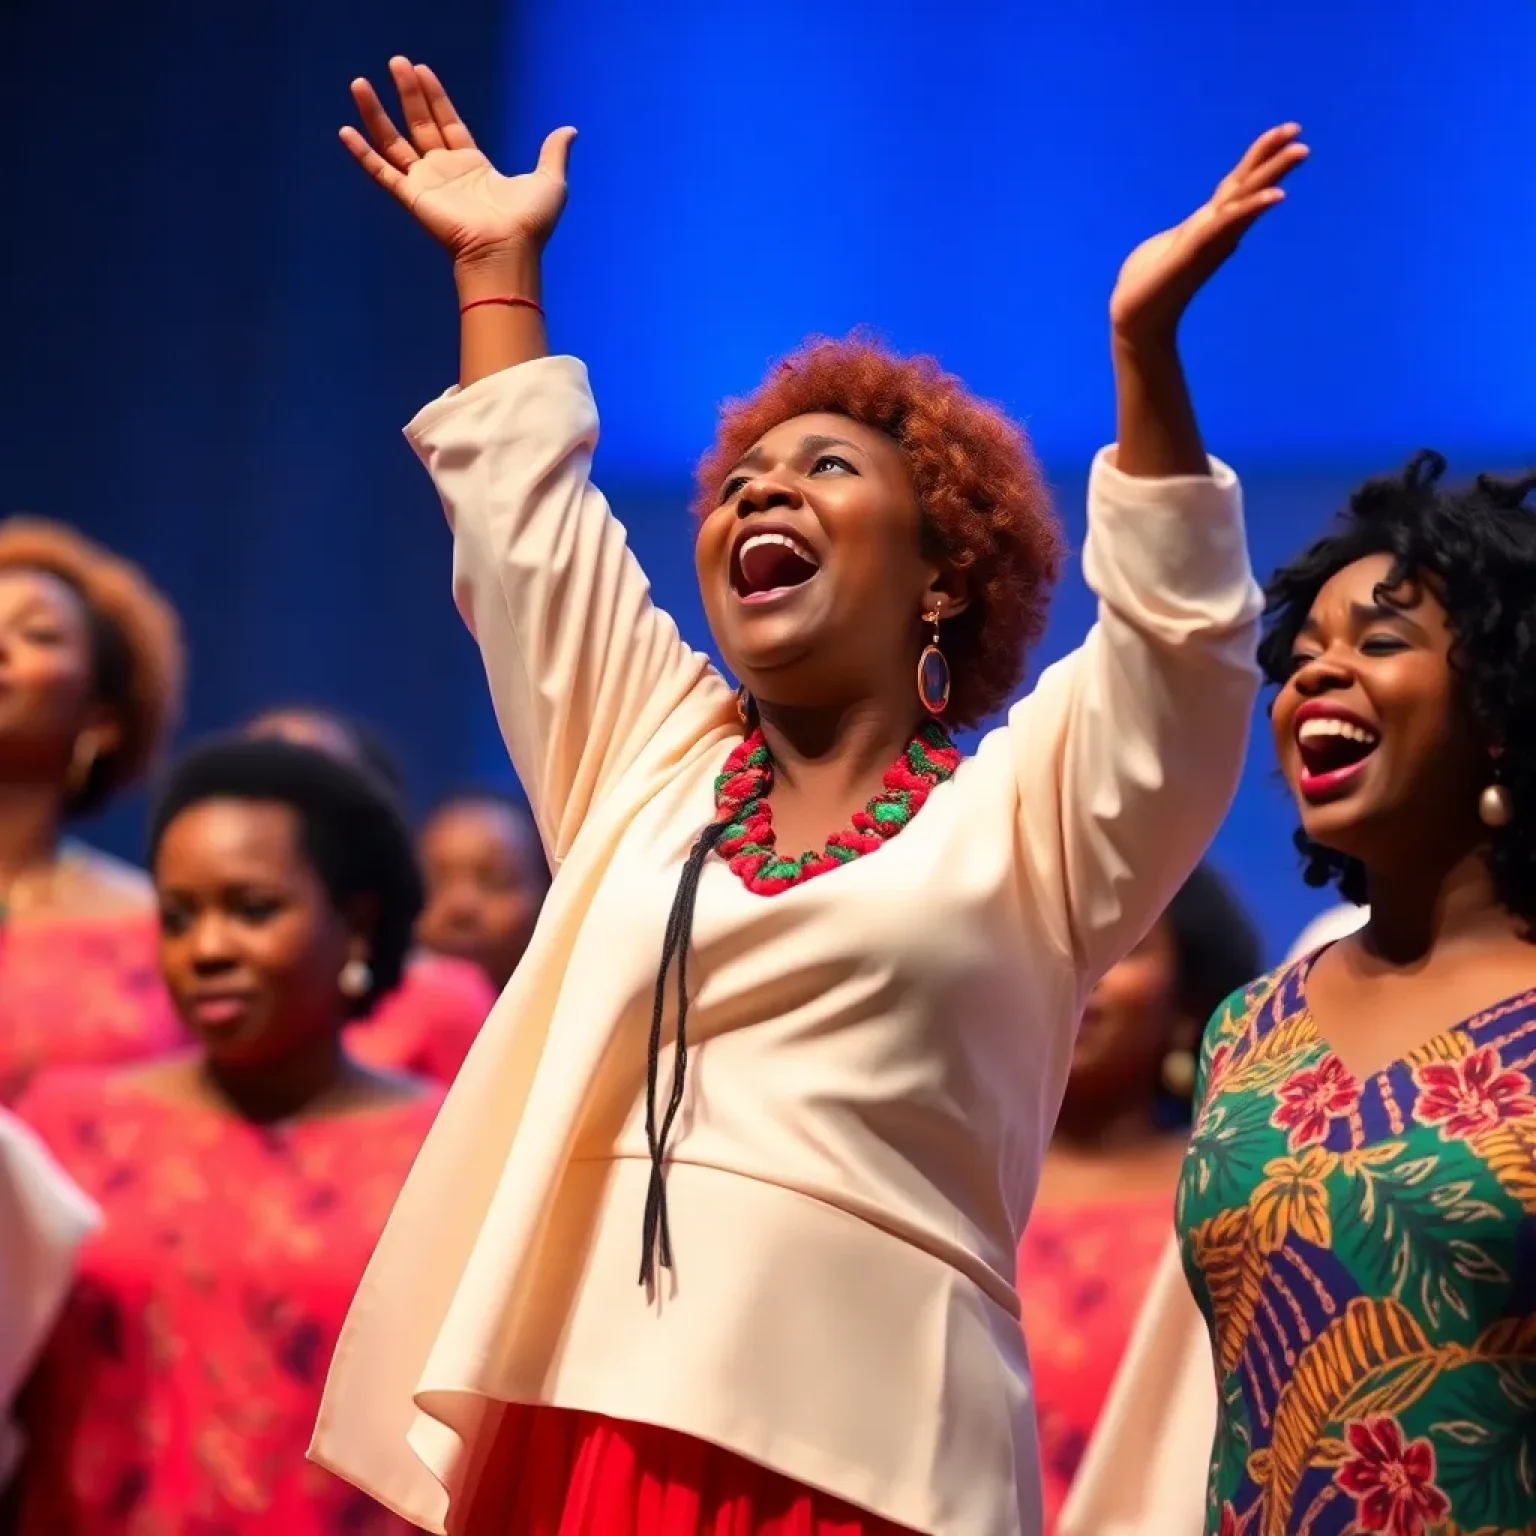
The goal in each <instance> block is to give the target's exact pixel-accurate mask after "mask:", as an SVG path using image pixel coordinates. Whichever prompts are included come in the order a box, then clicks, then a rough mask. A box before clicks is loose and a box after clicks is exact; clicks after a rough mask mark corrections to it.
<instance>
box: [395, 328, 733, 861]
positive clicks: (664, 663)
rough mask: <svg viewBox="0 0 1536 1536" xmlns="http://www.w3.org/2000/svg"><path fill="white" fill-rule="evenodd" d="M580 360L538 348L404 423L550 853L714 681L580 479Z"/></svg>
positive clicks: (584, 476) (592, 440)
mask: <svg viewBox="0 0 1536 1536" xmlns="http://www.w3.org/2000/svg"><path fill="white" fill-rule="evenodd" d="M597 434H598V421H597V408H596V406H595V404H594V403H593V400H592V394H591V390H590V389H589V387H588V383H587V370H586V367H585V366H584V365H583V364H582V363H581V362H579V361H578V360H577V359H576V358H572V357H549V358H540V359H538V360H537V361H534V362H529V363H523V364H521V365H520V366H518V367H516V368H509V369H506V370H505V371H503V372H500V373H496V374H493V375H491V376H490V377H489V378H486V379H482V380H480V381H479V382H478V383H476V384H474V385H472V386H471V387H470V388H468V389H466V390H463V391H461V392H460V391H455V392H453V393H450V394H449V395H447V396H445V397H443V398H442V399H440V400H437V401H435V402H434V403H433V404H431V405H429V406H428V407H427V408H426V409H425V410H423V411H422V412H421V413H420V414H419V415H418V416H417V417H416V419H415V420H414V421H413V422H412V423H411V424H410V425H409V426H408V427H407V428H406V436H407V438H408V439H409V441H410V443H411V445H412V446H413V447H414V448H415V450H416V452H417V454H418V455H419V456H420V458H421V460H422V462H423V463H424V464H425V465H426V467H427V470H428V472H429V473H430V474H431V476H432V479H433V482H434V483H435V485H436V487H437V491H438V494H439V496H440V497H441V499H442V503H443V509H444V511H445V512H446V514H447V517H448V523H449V526H450V527H451V528H452V530H453V540H454V547H453V590H454V600H455V602H456V603H457V605H458V609H459V612H460V614H461V615H462V616H463V618H464V622H465V623H466V624H467V625H468V626H469V629H470V632H471V634H473V636H474V637H475V641H476V643H477V644H478V645H479V647H480V654H481V656H482V658H483V660H484V663H485V670H486V676H487V678H488V679H489V682H490V689H491V699H492V702H493V704H494V706H495V710H496V718H497V720H498V722H499V723H500V726H501V732H502V736H503V737H504V739H505V741H506V743H507V748H508V751H509V752H510V753H511V757H512V762H513V766H514V767H515V768H516V770H517V775H518V778H519V779H520V780H521V782H522V785H523V789H524V792H525V793H526V794H527V796H528V799H529V803H530V805H531V806H532V809H533V813H534V816H535V818H536V820H537V822H538V826H539V831H540V835H541V836H542V838H543V840H544V846H545V849H546V851H547V852H548V853H549V854H550V856H551V858H552V859H554V860H556V861H557V862H558V861H559V860H560V859H561V858H563V856H564V854H565V852H566V851H567V850H568V849H569V847H570V844H571V841H572V839H573V838H574V837H575V835H576V832H577V831H578V830H579V828H580V826H581V824H582V822H583V820H584V819H585V818H586V816H587V814H588V813H589V812H590V810H591V809H592V807H593V805H594V804H595V803H596V801H597V800H598V798H599V797H601V796H602V795H603V794H604V792H605V791H606V790H607V789H609V788H611V786H612V785H613V783H614V781H615V780H616V779H617V777H618V776H619V775H620V774H622V773H623V772H624V770H625V769H626V768H628V767H630V766H631V765H632V764H633V763H634V761H635V759H636V758H637V756H638V755H639V753H640V752H641V751H642V750H643V749H644V747H645V746H646V744H647V743H648V742H650V741H651V740H652V739H653V737H654V736H655V734H656V732H657V731H658V729H659V728H660V727H661V725H662V724H663V723H664V722H665V721H666V720H667V718H668V717H669V716H670V715H671V714H672V713H673V712H674V711H675V710H676V709H677V708H678V706H679V705H680V704H681V703H682V702H683V701H684V700H685V699H686V698H687V697H688V696H689V695H690V694H691V693H692V692H693V691H694V690H696V689H699V688H701V687H706V688H707V687H711V686H712V687H713V688H714V689H715V690H716V691H717V692H718V693H719V694H720V700H721V707H722V708H724V707H725V706H726V705H727V704H728V690H727V689H726V688H725V685H724V682H723V680H722V679H720V678H719V677H718V675H717V674H715V673H714V672H713V670H712V669H711V668H710V666H709V664H708V662H707V661H706V660H705V658H703V657H702V656H700V655H698V654H697V653H696V652H694V651H692V650H690V649H689V648H688V647H687V646H686V645H685V644H684V643H683V641H682V639H681V637H680V636H679V634H678V632H677V627H676V625H675V624H673V622H672V620H671V619H670V618H669V617H668V616H667V615H666V614H664V613H662V612H660V611H659V610H658V609H657V608H656V607H655V605H654V604H653V603H652V602H651V597H650V587H649V584H648V583H647V581H646V579H645V576H644V574H643V573H642V572H641V570H640V566H639V563H638V562H637V561H636V559H635V557H634V555H633V553H632V552H631V550H630V548H629V543H628V540H627V538H626V536H625V533H624V529H623V527H622V526H621V525H620V524H619V522H618V520H617V519H616V518H615V517H614V516H613V514H612V512H611V511H610V510H609V508H608V504H607V502H606V501H605V500H604V498H603V496H602V494H601V493H600V492H599V491H598V490H597V489H596V488H595V487H594V486H593V485H592V482H591V479H590V475H591V468H592V455H593V451H594V450H595V448H596V445H597Z"/></svg>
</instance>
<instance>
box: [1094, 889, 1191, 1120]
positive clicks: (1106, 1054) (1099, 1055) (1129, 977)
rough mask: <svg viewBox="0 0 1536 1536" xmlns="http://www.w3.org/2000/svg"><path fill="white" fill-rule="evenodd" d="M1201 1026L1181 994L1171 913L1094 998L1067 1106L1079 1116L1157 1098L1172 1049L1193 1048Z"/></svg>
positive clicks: (1149, 1103)
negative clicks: (1185, 1006)
mask: <svg viewBox="0 0 1536 1536" xmlns="http://www.w3.org/2000/svg"><path fill="white" fill-rule="evenodd" d="M1196 1027H1197V1026H1195V1024H1194V1023H1193V1021H1192V1020H1190V1019H1189V1018H1187V1017H1186V1016H1185V1014H1184V1011H1183V1008H1182V1006H1181V1003H1180V999H1179V967H1178V954H1177V951H1176V949H1175V946H1174V938H1173V926H1172V924H1171V923H1170V922H1169V921H1168V919H1167V918H1166V917H1165V918H1163V919H1162V920H1161V921H1160V922H1159V923H1158V924H1157V926H1156V927H1155V928H1153V930H1152V931H1151V932H1150V933H1149V934H1148V935H1147V936H1146V938H1144V939H1143V940H1142V941H1141V943H1140V944H1138V945H1137V946H1136V948H1135V949H1133V950H1132V951H1131V953H1130V954H1128V955H1127V956H1126V957H1125V959H1123V960H1122V961H1120V963H1119V964H1118V965H1116V966H1113V967H1112V968H1111V969H1110V970H1109V971H1107V972H1106V973H1105V974H1104V977H1103V979H1102V980H1101V981H1100V982H1099V984H1098V985H1097V986H1096V987H1095V988H1094V989H1093V992H1092V993H1091V994H1090V995H1089V998H1088V1005H1087V1007H1086V1008H1085V1009H1084V1011H1083V1022H1082V1026H1081V1028H1080V1029H1079V1030H1078V1035H1077V1043H1076V1046H1075V1048H1074V1050H1073V1053H1072V1071H1071V1075H1070V1077H1069V1078H1068V1081H1067V1107H1068V1109H1070V1110H1071V1111H1072V1113H1073V1118H1074V1119H1076V1120H1079V1121H1081V1120H1083V1119H1091V1118H1092V1115H1093V1111H1094V1110H1095V1109H1102V1110H1103V1112H1104V1114H1105V1116H1106V1117H1108V1116H1109V1115H1111V1114H1118V1113H1120V1112H1121V1111H1123V1110H1124V1109H1125V1108H1126V1106H1127V1105H1128V1104H1129V1103H1134V1102H1136V1101H1137V1100H1144V1101H1145V1103H1146V1104H1147V1106H1148V1107H1149V1108H1150V1107H1151V1106H1152V1105H1154V1104H1155V1103H1156V1101H1157V1098H1158V1092H1159V1081H1160V1077H1161V1073H1162V1068H1163V1062H1164V1059H1165V1058H1166V1057H1167V1055H1168V1053H1169V1051H1171V1050H1174V1049H1176V1048H1188V1047H1190V1046H1191V1045H1192V1043H1193V1039H1194V1032H1195V1029H1196Z"/></svg>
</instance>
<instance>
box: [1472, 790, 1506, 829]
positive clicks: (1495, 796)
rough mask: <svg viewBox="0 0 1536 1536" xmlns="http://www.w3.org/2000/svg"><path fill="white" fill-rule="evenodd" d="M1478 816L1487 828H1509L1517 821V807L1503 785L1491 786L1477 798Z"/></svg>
mask: <svg viewBox="0 0 1536 1536" xmlns="http://www.w3.org/2000/svg"><path fill="white" fill-rule="evenodd" d="M1477 816H1478V820H1479V821H1481V822H1482V824H1483V825H1484V826H1485V827H1507V826H1508V825H1509V824H1510V822H1512V821H1513V820H1514V819H1515V807H1514V805H1513V803H1512V802H1511V801H1510V798H1509V791H1508V790H1507V789H1505V788H1504V786H1503V785H1502V784H1490V785H1488V787H1487V788H1486V789H1485V790H1484V791H1483V792H1482V794H1480V795H1479V796H1478V797H1477Z"/></svg>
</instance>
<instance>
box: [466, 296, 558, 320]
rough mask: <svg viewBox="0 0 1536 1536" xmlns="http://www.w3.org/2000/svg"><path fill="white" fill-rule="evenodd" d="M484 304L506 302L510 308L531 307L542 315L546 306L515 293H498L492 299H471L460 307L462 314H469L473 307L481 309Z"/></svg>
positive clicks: (535, 312)
mask: <svg viewBox="0 0 1536 1536" xmlns="http://www.w3.org/2000/svg"><path fill="white" fill-rule="evenodd" d="M482 304H505V305H506V306H507V308H508V309H531V310H532V311H533V312H534V314H536V315H542V314H543V313H544V306H543V305H542V304H537V303H535V302H534V301H533V300H532V299H525V298H521V297H520V296H519V295H517V294H515V293H506V294H498V295H497V296H496V297H495V298H491V299H471V300H470V301H469V303H468V304H466V305H464V307H463V308H462V309H460V311H459V313H460V314H461V315H467V314H468V313H469V312H470V310H472V309H479V308H480V306H481V305H482Z"/></svg>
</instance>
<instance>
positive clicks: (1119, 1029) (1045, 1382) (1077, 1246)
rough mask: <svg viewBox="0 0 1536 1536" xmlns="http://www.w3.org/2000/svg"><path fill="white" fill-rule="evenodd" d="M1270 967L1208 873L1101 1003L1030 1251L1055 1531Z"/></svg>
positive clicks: (1025, 1282) (1026, 1250) (1026, 1299)
mask: <svg viewBox="0 0 1536 1536" xmlns="http://www.w3.org/2000/svg"><path fill="white" fill-rule="evenodd" d="M1261 964H1262V961H1261V955H1260V949H1259V943H1258V939H1257V936H1256V935H1255V933H1254V930H1253V927H1252V926H1251V924H1250V923H1249V921H1248V918H1247V916H1246V914H1245V913H1244V912H1243V910H1242V908H1241V907H1240V906H1239V904H1238V902H1237V900H1236V898H1235V897H1234V896H1233V894H1232V892H1231V890H1230V889H1229V888H1228V886H1227V884H1226V882H1225V881H1224V880H1223V879H1222V878H1221V876H1220V875H1218V874H1217V873H1216V871H1215V870H1214V869H1212V868H1211V867H1210V866H1209V865H1204V864H1203V865H1201V866H1200V867H1199V868H1198V869H1196V870H1195V872H1194V874H1192V875H1191V876H1190V878H1189V879H1188V881H1186V882H1185V884H1184V886H1183V888H1182V889H1181V890H1180V891H1179V894H1178V895H1177V896H1175V897H1174V899H1173V902H1172V904H1171V905H1170V906H1169V908H1168V911H1167V912H1166V913H1164V915H1163V917H1162V918H1161V919H1160V920H1159V922H1158V923H1157V925H1156V926H1155V927H1154V928H1153V929H1152V931H1151V932H1150V933H1149V934H1148V935H1147V936H1146V938H1145V939H1143V940H1142V942H1141V943H1140V944H1139V945H1137V947H1136V948H1135V949H1134V950H1133V951H1132V952H1131V953H1130V954H1129V955H1127V956H1126V958H1125V959H1124V960H1122V961H1120V963H1119V964H1118V965H1116V966H1114V967H1112V968H1111V969H1110V970H1109V971H1108V972H1107V973H1106V974H1105V976H1104V978H1103V980H1101V981H1100V982H1099V984H1098V986H1096V987H1095V988H1094V990H1093V992H1092V994H1091V995H1090V996H1089V999H1088V1006H1087V1009H1086V1010H1085V1012H1084V1014H1083V1022H1082V1027H1081V1029H1080V1031H1079V1033H1078V1037H1077V1042H1076V1046H1075V1048H1074V1051H1073V1056H1072V1071H1071V1075H1070V1076H1069V1077H1068V1079H1067V1092H1066V1098H1065V1100H1064V1102H1063V1104H1062V1109H1061V1115H1060V1118H1059V1119H1058V1120H1057V1122H1056V1132H1055V1136H1054V1137H1053V1139H1052V1142H1051V1146H1050V1150H1049V1152H1048V1153H1047V1154H1046V1159H1045V1167H1044V1170H1043V1172H1042V1175H1041V1180H1040V1193H1039V1197H1038V1199H1037V1201H1036V1204H1035V1208H1034V1211H1033V1212H1032V1213H1031V1216H1030V1221H1029V1226H1028V1227H1027V1228H1026V1229H1025V1232H1024V1238H1023V1241H1022V1242H1021V1243H1020V1245H1019V1277H1018V1286H1019V1299H1020V1302H1021V1304H1022V1307H1023V1317H1024V1327H1025V1332H1026V1334H1027V1335H1028V1338H1029V1341H1030V1362H1031V1364H1032V1366H1033V1367H1034V1372H1035V1400H1036V1411H1037V1413H1038V1416H1039V1426H1040V1455H1041V1464H1042V1472H1043V1484H1044V1488H1043V1491H1044V1495H1045V1519H1046V1529H1047V1530H1050V1529H1051V1528H1053V1527H1054V1525H1055V1522H1056V1518H1057V1515H1058V1512H1059V1511H1060V1508H1061V1504H1062V1501H1063V1499H1064V1498H1065V1497H1066V1493H1067V1489H1068V1488H1069V1486H1070V1485H1071V1482H1072V1478H1073V1476H1074V1475H1075V1473H1076V1471H1077V1466H1078V1463H1079V1461H1080V1460H1081V1459H1082V1455H1083V1451H1084V1448H1085V1447H1086V1445H1087V1443H1088V1438H1089V1436H1090V1434H1091V1433H1092V1431H1093V1426H1094V1422H1095V1420H1096V1419H1097V1417H1098V1414H1099V1410H1100V1408H1101V1407H1102V1406H1103V1404H1104V1399H1105V1397H1106V1395H1107V1394H1108V1392H1109V1387H1110V1383H1111V1381H1112V1380H1113V1377H1114V1374H1115V1370H1116V1367H1117V1366H1118V1365H1119V1362H1120V1356H1121V1354H1122V1353H1123V1351H1124V1349H1125V1345H1126V1340H1127V1339H1128V1338H1129V1336H1130V1332H1131V1327H1132V1324H1133V1323H1134V1322H1135V1319H1136V1313H1137V1310H1138V1309H1139V1308H1140V1306H1141V1303H1142V1299H1143V1297H1144V1295H1145V1293H1146V1289H1147V1285H1148V1282H1149V1281H1150V1279H1151V1276H1152V1274H1153V1271H1154V1269H1155V1268H1156V1265H1157V1262H1158V1259H1159V1257H1160V1256H1161V1255H1162V1253H1163V1251H1164V1249H1165V1247H1166V1245H1167V1242H1168V1237H1169V1232H1170V1230H1171V1225H1172V1217H1173V1192H1174V1186H1175V1184H1176V1183H1177V1181H1178V1173H1179V1165H1180V1164H1181V1162H1182V1161H1183V1157H1184V1147H1185V1141H1186V1137H1187V1134H1188V1130H1189V1114H1190V1095H1191V1092H1192V1091H1193V1088H1194V1077H1195V1055H1194V1052H1195V1048H1196V1047H1197V1045H1198V1043H1199V1038H1200V1032H1201V1030H1202V1028H1203V1027H1204V1024H1205V1021H1206V1019H1207V1018H1209V1017H1210V1015H1211V1013H1212V1011H1213V1010H1214V1009H1215V1007H1216V1005H1217V1004H1218V1003H1220V1002H1221V1000H1222V999H1223V998H1225V997H1226V996H1228V995H1229V994H1230V993H1231V992H1232V991H1233V990H1234V989H1236V988H1237V987H1240V986H1242V985H1243V984H1244V983H1245V982H1247V981H1250V980H1251V979H1252V978H1253V977H1254V976H1256V975H1257V974H1258V973H1259V970H1260V968H1261Z"/></svg>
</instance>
